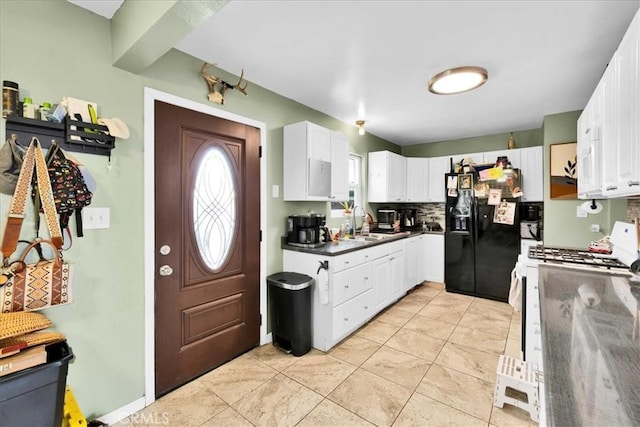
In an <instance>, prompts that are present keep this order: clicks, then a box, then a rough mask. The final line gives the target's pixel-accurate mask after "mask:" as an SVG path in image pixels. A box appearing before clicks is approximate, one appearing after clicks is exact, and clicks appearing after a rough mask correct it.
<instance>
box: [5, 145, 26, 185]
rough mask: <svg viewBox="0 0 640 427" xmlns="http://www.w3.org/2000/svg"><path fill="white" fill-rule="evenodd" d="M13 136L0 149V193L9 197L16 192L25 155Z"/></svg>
mask: <svg viewBox="0 0 640 427" xmlns="http://www.w3.org/2000/svg"><path fill="white" fill-rule="evenodd" d="M13 136H14V135H12V138H10V139H7V142H5V143H4V144H3V145H2V147H0V193H3V194H10V195H13V193H14V192H15V191H16V184H17V183H18V175H20V169H21V168H22V158H23V157H24V153H25V150H24V149H23V148H22V147H20V146H19V145H18V143H17V142H16V141H15V139H14V138H13Z"/></svg>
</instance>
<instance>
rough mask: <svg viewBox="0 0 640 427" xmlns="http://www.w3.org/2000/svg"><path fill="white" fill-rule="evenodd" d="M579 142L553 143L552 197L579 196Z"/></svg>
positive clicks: (574, 197) (566, 198) (575, 197)
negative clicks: (577, 150)
mask: <svg viewBox="0 0 640 427" xmlns="http://www.w3.org/2000/svg"><path fill="white" fill-rule="evenodd" d="M577 146H578V144H577V143H575V142H565V143H562V144H552V145H551V146H550V147H549V151H550V163H549V165H550V167H549V172H550V174H551V176H550V177H549V186H550V187H551V188H550V197H551V198H552V199H565V200H569V199H577V198H578V158H577V152H576V149H577Z"/></svg>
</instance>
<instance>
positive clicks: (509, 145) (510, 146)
mask: <svg viewBox="0 0 640 427" xmlns="http://www.w3.org/2000/svg"><path fill="white" fill-rule="evenodd" d="M507 148H508V149H509V150H513V149H514V148H516V140H515V139H514V138H513V132H510V133H509V140H508V141H507Z"/></svg>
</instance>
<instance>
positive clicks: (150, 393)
mask: <svg viewBox="0 0 640 427" xmlns="http://www.w3.org/2000/svg"><path fill="white" fill-rule="evenodd" d="M156 100H158V101H162V102H166V103H168V104H172V105H175V106H178V107H182V108H186V109H189V110H193V111H197V112H200V113H204V114H208V115H210V116H215V117H219V118H222V119H226V120H231V121H234V122H237V123H241V124H245V125H249V126H254V127H256V128H259V129H260V146H261V147H262V157H261V158H260V229H261V230H263V231H264V232H266V230H267V212H266V210H267V209H266V207H267V192H266V188H267V144H266V142H267V126H266V124H265V123H263V122H259V121H257V120H254V119H251V118H248V117H244V116H240V115H238V114H235V113H230V112H228V111H224V110H220V109H218V108H214V107H211V106H209V105H206V104H201V103H199V102H196V101H192V100H190V99H185V98H181V97H179V96H176V95H172V94H169V93H166V92H161V91H159V90H156V89H152V88H149V87H145V88H144V153H143V154H144V163H143V164H144V169H143V175H144V218H145V221H144V317H145V321H144V379H145V380H144V383H145V407H146V406H149V405H150V404H151V403H153V402H154V401H155V400H156V395H155V347H154V346H155V304H154V302H155V254H154V251H155V249H154V248H155V237H154V236H155V197H154V183H155V166H154V165H155V128H154V126H155V101H156ZM265 243H266V235H263V237H262V240H261V241H260V315H261V316H262V319H264V321H263V322H262V324H261V325H260V344H261V345H262V344H266V343H267V342H270V341H271V338H270V336H269V335H268V334H267V322H266V319H267V285H266V269H267V251H266V250H265Z"/></svg>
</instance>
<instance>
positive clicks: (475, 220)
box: [471, 197, 481, 246]
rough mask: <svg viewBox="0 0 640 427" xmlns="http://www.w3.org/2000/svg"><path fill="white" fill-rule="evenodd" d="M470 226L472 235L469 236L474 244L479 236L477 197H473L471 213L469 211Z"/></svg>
mask: <svg viewBox="0 0 640 427" xmlns="http://www.w3.org/2000/svg"><path fill="white" fill-rule="evenodd" d="M471 216H472V218H471V227H473V230H472V234H473V236H472V237H471V241H472V243H473V246H476V243H478V239H479V237H480V235H479V233H480V230H479V229H480V226H481V225H480V224H481V223H480V212H479V210H478V199H477V198H475V197H474V198H473V209H472V213H471Z"/></svg>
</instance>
